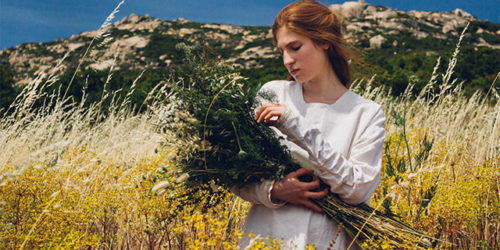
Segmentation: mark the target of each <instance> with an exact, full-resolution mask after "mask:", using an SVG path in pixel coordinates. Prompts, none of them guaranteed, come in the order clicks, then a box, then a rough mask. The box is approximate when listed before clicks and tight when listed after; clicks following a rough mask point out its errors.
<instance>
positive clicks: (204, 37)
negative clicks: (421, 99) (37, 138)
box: [0, 14, 500, 110]
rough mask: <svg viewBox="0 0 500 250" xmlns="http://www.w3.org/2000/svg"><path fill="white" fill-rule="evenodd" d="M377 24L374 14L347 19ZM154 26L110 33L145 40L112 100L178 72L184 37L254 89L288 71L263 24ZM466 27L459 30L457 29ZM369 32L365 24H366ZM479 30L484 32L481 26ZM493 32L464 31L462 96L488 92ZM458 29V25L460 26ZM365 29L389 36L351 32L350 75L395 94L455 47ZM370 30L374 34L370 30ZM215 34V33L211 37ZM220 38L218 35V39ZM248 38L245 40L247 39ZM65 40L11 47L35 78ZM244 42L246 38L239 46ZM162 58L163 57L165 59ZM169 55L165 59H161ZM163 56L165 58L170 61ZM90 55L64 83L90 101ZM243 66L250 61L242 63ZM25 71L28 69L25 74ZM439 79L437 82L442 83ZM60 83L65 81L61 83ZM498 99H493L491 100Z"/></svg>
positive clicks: (78, 52)
mask: <svg viewBox="0 0 500 250" xmlns="http://www.w3.org/2000/svg"><path fill="white" fill-rule="evenodd" d="M401 15H402V14H398V18H406V19H405V20H406V21H404V23H405V25H408V26H410V27H414V28H416V29H418V30H419V31H422V32H428V33H436V32H440V29H438V28H436V27H432V26H431V25H435V24H433V23H431V22H429V24H426V23H422V22H417V21H415V19H412V18H411V17H409V16H404V15H403V16H401ZM151 20H156V19H151V18H149V17H138V20H137V22H138V23H140V22H146V21H151ZM351 21H352V22H354V21H363V22H370V23H374V22H375V21H374V20H373V19H366V20H365V19H360V20H357V19H356V20H351ZM162 22H163V23H162V25H159V26H158V27H156V28H155V29H154V30H147V29H146V30H144V29H142V30H134V31H130V30H128V29H118V28H116V27H112V28H111V29H110V30H109V31H108V33H109V37H112V38H113V40H112V41H114V40H119V39H126V38H129V37H144V38H146V39H147V40H148V42H147V45H146V46H145V47H140V48H136V49H134V48H133V47H132V49H133V51H132V52H131V53H127V54H126V55H125V56H124V58H125V61H122V62H118V63H117V64H118V65H117V66H118V69H116V70H114V71H113V72H112V77H111V78H110V80H109V82H108V84H107V86H106V89H107V91H115V92H116V95H117V96H116V97H117V98H124V94H121V93H127V92H128V91H129V90H130V88H131V85H132V83H133V82H134V80H135V79H136V78H137V77H138V76H139V75H140V73H141V72H142V69H145V72H144V74H143V75H142V76H141V77H140V79H138V80H137V82H136V85H135V90H134V92H133V94H132V95H131V97H130V99H131V101H132V102H133V104H135V106H136V107H137V108H138V107H140V106H141V104H142V102H143V101H144V98H145V96H146V94H147V93H148V92H149V91H151V89H152V88H153V86H155V85H156V84H157V83H159V82H161V81H164V80H166V79H167V77H168V76H170V75H171V74H172V73H175V72H178V71H182V68H183V67H185V64H186V62H185V59H183V58H184V57H183V55H182V52H181V51H180V50H178V49H176V45H177V44H179V43H184V44H187V45H198V46H199V47H198V49H200V50H203V51H204V53H205V54H207V55H209V56H210V57H212V58H218V59H221V60H228V59H230V58H234V60H233V62H234V65H233V63H230V66H233V70H234V71H235V72H239V73H240V74H241V75H242V76H244V77H246V78H248V81H247V84H248V85H250V87H251V88H253V89H255V88H257V87H258V86H260V85H262V84H263V83H265V82H267V81H270V80H273V79H285V78H286V77H287V75H288V74H287V71H286V69H285V68H284V67H283V65H282V62H281V60H282V59H281V58H280V56H279V53H278V52H277V50H276V49H274V46H273V43H272V39H271V38H270V37H269V36H267V35H266V34H268V32H269V27H265V26H231V27H233V29H234V30H230V31H228V30H225V29H223V28H216V27H218V26H217V24H211V25H205V24H203V23H197V22H189V21H182V22H181V21H163V20H162ZM462 29H463V28H462ZM182 30H189V32H187V33H185V34H184V35H179V34H180V32H181V31H182ZM364 30H365V31H366V32H368V31H367V30H366V29H364ZM480 30H482V32H479V31H480ZM497 30H500V24H496V23H491V22H484V21H473V22H471V23H470V26H469V28H468V30H467V32H466V35H465V38H464V40H463V41H462V47H461V51H460V53H459V55H458V57H457V67H456V68H455V70H454V75H453V77H454V78H456V79H457V81H456V82H455V83H456V84H460V83H462V82H463V83H464V85H463V88H464V94H465V95H467V96H471V95H472V94H473V93H474V91H476V90H480V91H481V92H482V93H484V94H486V93H488V90H489V89H490V87H491V86H492V84H493V82H494V79H495V77H496V76H497V74H498V66H499V65H500V49H495V48H490V47H486V46H477V45H474V44H477V43H478V42H481V41H487V42H488V43H490V44H492V45H497V46H498V45H499V44H500V35H494V34H496V33H495V32H496V31H497ZM458 31H459V32H460V31H461V30H458ZM370 32H372V33H370V34H372V35H378V34H381V35H383V36H384V37H385V38H386V41H385V42H384V43H383V44H382V46H381V48H380V49H370V48H369V47H370V42H369V37H366V36H365V34H363V32H361V33H360V34H356V35H357V36H358V37H359V39H358V38H354V41H353V46H354V47H355V48H356V49H355V50H357V51H358V52H356V54H357V56H358V59H357V60H356V61H355V62H353V63H352V66H353V69H354V70H353V72H354V73H353V79H354V80H355V79H364V80H369V79H373V82H372V84H374V86H385V87H386V88H388V89H389V88H390V89H391V92H390V93H391V94H392V95H393V96H399V95H401V94H402V93H403V91H404V90H405V89H406V87H407V86H408V84H409V83H412V84H413V85H414V88H413V89H412V93H413V94H416V93H419V92H420V90H421V89H422V88H423V87H424V86H425V85H426V84H427V83H428V82H429V80H430V77H431V74H432V72H433V69H434V67H435V65H436V63H437V61H438V58H441V62H444V61H447V60H448V59H449V58H451V55H452V53H453V51H454V47H455V45H456V44H457V42H458V37H457V36H455V35H452V34H445V35H443V36H444V37H446V38H445V39H443V37H441V38H436V37H433V36H432V35H429V36H427V37H425V38H417V37H416V36H415V35H414V34H413V33H411V32H409V31H406V30H401V31H398V32H387V33H384V32H383V30H381V29H379V28H377V29H375V30H371V31H370ZM373 32H374V33H373ZM213 34H216V35H213ZM218 36H219V37H218ZM220 37H224V38H220ZM249 37H252V39H250V40H246V39H247V38H249ZM91 40H92V39H91V38H90V37H88V36H76V37H75V38H72V40H71V42H73V43H80V44H86V45H85V46H80V47H78V48H76V49H75V50H74V51H72V52H71V53H69V54H68V56H67V57H66V59H65V61H64V64H65V65H67V68H66V69H65V71H64V72H63V73H62V75H61V76H60V77H59V81H57V82H56V83H55V84H52V86H50V87H49V88H47V90H48V91H50V92H49V93H52V92H54V91H57V90H58V89H59V88H60V87H61V88H65V86H64V85H65V84H66V83H68V82H69V81H70V79H71V77H72V76H73V74H74V72H75V69H76V66H77V65H78V63H79V62H80V60H81V58H82V55H83V54H84V53H85V51H86V49H87V46H88V44H89V43H90V41H91ZM63 42H64V41H63V40H57V41H53V42H49V43H31V44H22V45H20V46H18V47H17V48H16V50H17V51H21V54H23V55H29V56H33V57H34V59H32V60H26V61H25V62H24V65H21V66H22V67H24V68H30V70H29V71H28V72H27V74H28V75H31V76H32V77H33V78H34V77H35V72H36V71H37V69H38V68H37V67H33V66H34V65H32V64H33V63H36V64H37V65H38V64H40V65H44V64H45V66H52V67H53V66H55V62H51V63H44V62H43V61H42V60H41V59H39V58H41V57H44V56H45V57H47V56H51V57H53V58H55V59H60V58H62V57H63V56H64V53H65V52H62V51H59V50H54V49H50V47H51V46H52V47H54V46H57V45H59V44H62V43H63ZM241 42H244V43H243V45H241ZM106 46H107V45H106V44H105V42H104V39H103V38H101V39H98V40H97V41H96V42H95V43H94V46H93V48H92V49H91V50H94V51H96V52H97V54H98V55H102V54H103V53H104V52H102V51H104V50H105V49H106ZM253 48H273V50H272V51H273V53H274V55H275V56H274V57H273V56H271V57H265V58H263V57H260V56H259V55H257V54H255V55H254V54H249V55H246V56H245V57H243V55H244V54H245V52H246V51H248V50H249V49H253ZM13 51H14V49H9V50H5V51H2V54H0V63H1V65H2V70H1V80H2V82H1V84H2V88H1V91H0V108H4V110H5V109H6V108H7V107H8V106H9V104H10V103H11V102H12V101H13V99H14V96H15V95H16V94H17V93H19V92H20V89H21V88H22V87H23V86H18V87H17V89H16V87H14V81H15V79H18V78H19V77H18V74H20V72H15V69H13V68H12V67H10V66H11V65H9V63H8V62H9V56H10V55H11V54H12V53H13ZM162 56H163V59H162ZM165 58H166V59H168V60H165ZM167 61H168V62H167ZM248 61H253V62H254V64H251V65H254V66H248V64H247V62H248ZM95 62H97V60H96V59H94V60H84V61H83V62H82V67H81V70H79V72H78V73H77V75H76V77H75V79H74V80H73V83H72V85H71V86H70V89H69V92H68V93H69V95H71V96H73V98H74V99H75V100H80V99H81V96H82V93H83V92H82V90H83V89H84V88H85V91H86V92H87V93H88V100H87V101H86V102H85V103H86V104H87V103H93V102H94V101H95V100H99V99H100V98H101V97H102V96H103V91H104V86H103V85H102V83H103V82H106V80H107V77H108V74H109V73H110V72H109V69H105V70H102V71H99V70H96V69H93V68H91V67H89V66H90V65H91V64H92V63H95ZM245 65H247V66H245ZM444 65H445V64H444V63H441V64H440V67H439V68H438V73H439V72H445V71H446V68H445V66H444ZM23 74H26V72H25V73H23ZM439 81H440V79H439V77H438V79H437V81H436V84H437V85H439V83H440V82H439ZM63 83H64V84H63ZM491 101H495V100H491Z"/></svg>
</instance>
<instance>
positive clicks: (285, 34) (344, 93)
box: [233, 1, 385, 249]
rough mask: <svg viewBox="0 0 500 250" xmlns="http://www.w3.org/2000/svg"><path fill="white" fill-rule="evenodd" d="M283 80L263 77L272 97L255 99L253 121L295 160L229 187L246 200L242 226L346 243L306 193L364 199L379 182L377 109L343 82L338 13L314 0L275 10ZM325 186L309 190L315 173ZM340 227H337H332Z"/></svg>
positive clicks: (299, 240) (299, 245)
mask: <svg viewBox="0 0 500 250" xmlns="http://www.w3.org/2000/svg"><path fill="white" fill-rule="evenodd" d="M272 32H273V36H274V42H275V44H276V45H277V47H278V49H279V51H280V52H281V54H282V56H283V63H284V65H285V67H286V68H287V69H288V71H289V73H290V76H291V77H290V76H289V80H291V81H271V82H268V83H266V84H265V85H264V86H263V87H262V88H261V90H260V91H272V92H274V93H275V94H276V96H277V99H278V103H267V104H264V105H262V106H261V107H260V108H259V109H258V110H257V112H256V116H255V119H256V121H257V122H264V123H266V124H269V125H272V126H273V127H274V128H273V130H274V131H275V132H276V133H277V134H278V135H279V136H283V137H284V138H285V139H284V141H283V143H284V144H285V145H286V146H287V147H288V148H289V149H290V151H291V152H292V155H293V156H294V158H296V159H297V160H298V161H299V162H301V165H302V166H303V167H307V168H302V169H299V170H298V171H296V172H292V173H290V174H288V175H286V176H285V177H284V178H283V179H282V180H279V181H270V180H265V181H263V182H262V183H259V184H252V185H247V186H245V187H243V188H240V189H237V188H234V189H233V192H234V193H236V194H237V195H239V196H240V197H242V198H243V199H245V200H248V201H250V202H252V203H253V204H252V207H251V209H250V211H249V213H248V216H247V219H246V221H245V226H244V230H245V232H246V234H245V237H244V238H243V239H242V240H241V241H240V246H241V247H246V246H248V245H250V244H251V242H252V239H249V238H248V233H250V232H252V233H253V234H254V235H258V236H260V237H262V238H266V237H267V236H269V237H271V238H273V237H275V238H277V239H282V241H283V243H284V244H285V245H286V248H287V249H303V248H304V247H305V246H306V245H308V244H313V245H314V246H315V247H317V248H318V249H326V248H328V247H332V249H346V248H347V247H348V245H349V244H350V243H351V239H350V238H349V237H348V236H347V235H346V233H345V232H344V231H343V230H342V229H341V227H339V225H337V224H336V223H335V222H334V221H333V220H331V219H328V218H327V216H326V215H325V214H323V213H321V212H322V210H321V208H320V207H318V206H317V205H316V204H314V203H313V202H312V201H311V199H319V198H322V197H324V196H325V195H326V194H327V192H328V191H331V192H333V193H336V194H338V195H339V197H340V198H341V199H343V200H344V201H346V202H348V203H350V204H360V203H362V202H366V203H367V202H368V200H369V198H370V196H371V195H372V193H373V192H374V191H375V189H376V187H377V185H378V183H379V182H380V167H381V161H382V148H383V144H384V139H385V127H384V124H385V116H384V112H383V110H382V108H381V106H380V105H378V104H376V103H374V102H372V101H370V100H366V99H364V98H362V97H360V96H359V95H357V94H355V93H354V92H352V91H350V90H349V89H348V86H349V81H350V78H351V75H350V71H349V65H348V60H349V57H348V55H347V53H346V52H345V50H344V47H343V40H342V34H341V23H340V20H339V18H338V17H337V16H336V15H335V14H334V13H333V12H331V11H330V10H329V9H328V8H327V7H326V6H324V5H322V4H320V3H317V2H315V1H298V2H295V3H292V4H290V5H288V6H287V7H285V8H284V9H283V10H281V11H280V13H279V14H278V16H277V17H276V19H275V22H274V25H273V28H272ZM310 174H314V175H315V176H318V177H319V179H321V180H322V181H323V182H324V183H326V184H328V186H329V188H326V189H323V190H320V191H317V190H318V188H319V187H320V181H319V179H318V177H314V179H313V181H312V182H303V181H300V180H299V177H300V176H302V175H310ZM339 229H340V231H339V232H337V231H338V230H339Z"/></svg>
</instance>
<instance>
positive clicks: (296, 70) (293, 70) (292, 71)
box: [290, 69, 299, 75]
mask: <svg viewBox="0 0 500 250" xmlns="http://www.w3.org/2000/svg"><path fill="white" fill-rule="evenodd" d="M297 72H299V69H292V70H290V74H291V75H295V74H297Z"/></svg>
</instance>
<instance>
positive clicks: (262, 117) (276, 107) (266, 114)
mask: <svg viewBox="0 0 500 250" xmlns="http://www.w3.org/2000/svg"><path fill="white" fill-rule="evenodd" d="M285 111H286V106H285V105H284V104H271V103H270V104H264V105H262V107H260V109H259V110H258V111H257V114H256V115H255V118H254V119H255V120H256V121H257V123H261V122H264V123H266V124H269V125H275V124H276V123H277V122H278V120H279V118H280V117H281V115H283V113H284V112H285ZM273 117H276V119H272V118H273Z"/></svg>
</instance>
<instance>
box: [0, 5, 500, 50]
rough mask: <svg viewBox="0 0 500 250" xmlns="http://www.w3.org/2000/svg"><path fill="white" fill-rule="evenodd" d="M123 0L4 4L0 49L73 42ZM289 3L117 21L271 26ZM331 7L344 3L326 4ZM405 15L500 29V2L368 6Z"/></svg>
mask: <svg viewBox="0 0 500 250" xmlns="http://www.w3.org/2000/svg"><path fill="white" fill-rule="evenodd" d="M119 2H120V0H72V1H71V0H0V49H2V50H3V49H5V48H9V47H12V46H15V45H18V44H21V43H26V42H46V41H52V40H55V39H57V38H68V37H70V36H71V35H73V34H78V33H80V32H83V31H89V30H95V29H98V28H99V27H100V25H101V24H102V23H103V22H104V20H105V19H106V17H107V16H108V15H109V14H110V13H111V12H112V11H113V9H114V8H115V7H116V6H117V5H118V3H119ZM291 2H292V1H284V0H213V1H210V0H180V1H179V0H125V4H124V5H122V7H121V8H120V12H119V13H118V14H117V18H116V19H115V20H114V21H116V20H120V19H121V18H123V17H124V16H129V15H130V14H131V13H137V14H140V15H145V14H149V15H150V16H152V17H158V18H162V19H166V20H172V19H176V18H178V17H184V18H186V19H189V20H193V21H198V22H205V23H228V24H236V25H267V26H269V25H271V24H272V22H273V19H274V16H275V15H276V14H277V13H278V11H279V10H280V9H281V8H283V7H284V6H286V5H287V4H289V3H291ZM320 2H322V3H324V4H327V5H330V4H334V3H343V2H345V1H341V0H320ZM366 2H367V3H370V4H372V5H383V6H388V7H390V8H393V9H400V10H405V11H409V10H426V11H452V10H454V9H456V8H460V9H463V10H465V11H467V12H469V13H471V14H472V15H473V16H475V17H477V18H479V19H480V20H486V19H488V20H490V21H493V22H496V23H500V0H472V1H471V0H400V1H397V0H385V1H383V0H366Z"/></svg>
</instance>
